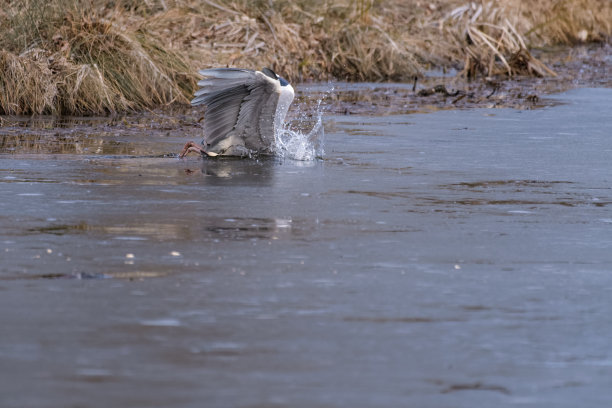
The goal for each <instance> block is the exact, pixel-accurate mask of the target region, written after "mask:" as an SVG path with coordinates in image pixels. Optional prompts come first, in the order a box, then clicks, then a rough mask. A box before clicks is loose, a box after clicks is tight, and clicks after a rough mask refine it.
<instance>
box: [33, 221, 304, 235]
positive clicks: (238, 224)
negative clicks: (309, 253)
mask: <svg viewBox="0 0 612 408" xmlns="http://www.w3.org/2000/svg"><path fill="white" fill-rule="evenodd" d="M309 224H310V222H309V221H307V220H298V221H295V222H294V220H292V219H291V218H223V217H211V216H198V217H196V218H194V219H193V221H192V223H190V224H187V225H176V224H170V223H153V222H145V223H141V222H138V223H135V224H127V225H126V224H123V225H94V224H88V223H85V222H81V223H78V224H73V225H66V224H55V223H50V224H49V225H46V226H43V227H33V228H29V229H28V230H27V235H34V236H36V235H37V234H51V235H57V236H64V235H72V234H87V235H90V236H91V237H98V239H105V238H107V239H116V240H126V241H128V240H134V241H140V240H155V241H173V240H191V239H197V240H198V241H203V240H215V241H219V240H232V241H239V240H247V239H250V240H257V239H282V238H284V237H290V236H292V235H295V234H299V232H300V231H301V230H304V229H307V228H309Z"/></svg>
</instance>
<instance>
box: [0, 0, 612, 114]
mask: <svg viewBox="0 0 612 408" xmlns="http://www.w3.org/2000/svg"><path fill="white" fill-rule="evenodd" d="M0 5H1V6H2V7H0V30H1V32H2V34H3V35H2V36H1V37H0V113H4V114H40V113H53V114H95V113H105V112H117V111H126V110H142V109H146V108H151V107H156V106H160V105H161V106H163V105H168V104H172V103H179V104H186V103H187V102H188V100H189V98H190V97H191V95H192V93H193V90H194V88H195V82H196V81H197V77H196V76H195V72H196V71H197V69H201V68H206V67H212V66H244V67H258V68H261V67H263V66H270V67H272V68H273V69H274V70H276V71H277V72H279V73H281V74H282V75H284V76H285V77H287V78H288V79H290V80H294V81H301V80H308V79H313V80H327V79H332V78H335V79H341V80H351V81H386V80H396V81H405V80H411V79H412V78H413V77H414V76H415V75H418V74H419V73H420V72H423V71H424V70H426V69H429V68H434V67H441V68H450V67H452V68H455V69H457V70H458V71H460V72H461V75H463V76H464V77H466V78H478V77H494V76H516V75H531V76H551V75H554V74H555V73H554V72H553V70H551V69H550V68H549V67H547V66H546V65H545V64H543V63H542V62H541V61H539V60H538V59H537V58H535V57H534V56H533V55H532V53H531V51H530V50H532V49H533V48H534V47H547V46H551V45H556V44H564V45H574V44H579V43H585V42H593V41H600V42H601V41H608V40H609V39H610V36H611V35H612V2H610V1H609V0H545V1H540V2H533V1H528V0H491V1H484V0H478V1H460V0H430V1H412V2H406V1H402V0H388V1H382V0H337V1H331V0H298V1H290V0H255V1H252V0H251V1H248V0H225V1H222V0H202V1H196V0H119V1H110V0H46V1H45V0H16V1H8V0H0Z"/></svg>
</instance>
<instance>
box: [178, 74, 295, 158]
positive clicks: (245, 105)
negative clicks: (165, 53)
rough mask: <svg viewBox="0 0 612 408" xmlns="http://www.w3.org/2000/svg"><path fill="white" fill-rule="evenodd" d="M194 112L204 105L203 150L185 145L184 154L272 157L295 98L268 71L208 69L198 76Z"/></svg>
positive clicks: (274, 75) (284, 85) (291, 88)
mask: <svg viewBox="0 0 612 408" xmlns="http://www.w3.org/2000/svg"><path fill="white" fill-rule="evenodd" d="M199 74H200V75H202V76H203V77H204V79H202V80H201V81H199V82H198V85H199V86H200V89H199V90H198V91H196V93H195V95H194V96H195V98H194V99H193V100H192V101H191V105H192V106H198V105H204V106H205V107H206V111H205V113H204V140H203V142H202V145H199V144H197V143H195V142H193V141H191V142H187V143H186V144H185V147H184V148H183V151H182V152H181V154H180V155H179V158H183V157H185V155H186V154H187V153H190V152H196V153H200V154H201V155H205V156H209V157H215V156H239V157H251V156H258V155H272V154H274V148H275V140H276V135H277V134H278V132H279V131H280V129H281V128H282V127H283V123H284V121H285V116H287V111H288V110H289V105H291V102H292V101H293V97H294V96H295V93H294V91H293V87H292V86H291V85H290V84H289V82H287V80H285V79H284V78H283V77H281V76H278V75H277V74H276V73H275V72H274V71H272V70H271V69H270V68H263V69H262V70H261V71H255V70H251V69H242V68H212V69H204V70H201V71H199Z"/></svg>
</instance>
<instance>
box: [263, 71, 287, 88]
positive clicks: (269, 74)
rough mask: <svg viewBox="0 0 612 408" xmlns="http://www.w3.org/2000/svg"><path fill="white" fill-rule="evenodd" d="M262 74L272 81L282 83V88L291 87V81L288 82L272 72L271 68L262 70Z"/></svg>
mask: <svg viewBox="0 0 612 408" xmlns="http://www.w3.org/2000/svg"><path fill="white" fill-rule="evenodd" d="M261 72H263V73H264V74H266V75H267V76H269V77H270V78H272V79H278V81H279V82H280V84H281V86H289V81H287V80H286V79H285V78H283V77H282V76H279V75H277V74H276V72H274V71H272V70H271V69H270V68H264V69H262V70H261Z"/></svg>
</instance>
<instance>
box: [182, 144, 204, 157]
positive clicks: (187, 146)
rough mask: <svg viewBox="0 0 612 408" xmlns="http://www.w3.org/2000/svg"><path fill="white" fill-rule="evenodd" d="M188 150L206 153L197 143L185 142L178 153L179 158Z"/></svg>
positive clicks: (188, 151)
mask: <svg viewBox="0 0 612 408" xmlns="http://www.w3.org/2000/svg"><path fill="white" fill-rule="evenodd" d="M190 152H196V153H200V154H206V151H205V150H204V149H203V148H202V147H201V146H200V145H199V144H197V143H195V142H193V141H192V142H187V143H185V147H183V150H182V151H181V154H179V159H182V158H183V157H185V155H187V153H190Z"/></svg>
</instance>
